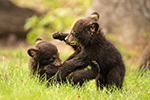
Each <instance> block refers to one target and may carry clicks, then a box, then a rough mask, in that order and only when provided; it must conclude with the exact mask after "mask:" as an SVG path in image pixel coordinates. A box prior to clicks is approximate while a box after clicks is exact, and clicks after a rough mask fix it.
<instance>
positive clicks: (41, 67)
mask: <svg viewBox="0 0 150 100" xmlns="http://www.w3.org/2000/svg"><path fill="white" fill-rule="evenodd" d="M35 42H36V46H35V48H30V49H28V51H27V53H28V55H29V56H30V57H31V59H30V75H35V74H36V72H37V75H39V77H40V78H42V77H44V75H46V76H47V77H46V79H47V80H48V81H51V77H52V76H54V75H55V74H56V73H57V71H58V70H59V68H60V67H61V65H62V61H61V59H60V58H59V53H58V50H57V48H56V46H55V45H53V44H51V43H48V42H46V41H43V40H42V39H40V38H37V39H36V40H35ZM76 52H79V51H78V50H76ZM68 59H69V58H68ZM93 63H94V64H95V65H96V67H98V68H99V65H98V64H97V62H95V61H93ZM82 71H84V72H85V70H80V71H75V72H73V73H72V74H71V75H70V76H68V77H66V78H68V80H69V82H70V83H73V84H74V85H76V84H78V83H80V85H82V84H83V82H84V81H83V80H82V78H81V77H84V75H83V74H80V72H82ZM86 73H87V74H90V73H91V74H92V73H93V72H92V71H90V70H86ZM72 78H73V79H74V80H73V81H72ZM84 79H87V78H86V77H84ZM58 82H60V81H58ZM65 82H66V81H65Z"/></svg>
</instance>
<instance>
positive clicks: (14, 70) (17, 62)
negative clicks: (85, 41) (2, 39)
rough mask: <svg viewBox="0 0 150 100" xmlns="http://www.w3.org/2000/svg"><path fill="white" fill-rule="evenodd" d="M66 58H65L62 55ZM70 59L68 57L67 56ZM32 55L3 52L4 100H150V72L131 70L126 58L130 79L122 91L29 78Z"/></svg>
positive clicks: (0, 87) (0, 85)
mask: <svg viewBox="0 0 150 100" xmlns="http://www.w3.org/2000/svg"><path fill="white" fill-rule="evenodd" d="M62 56H64V55H62ZM66 57H67V56H66ZM63 59H65V57H64V58H63ZM28 61H29V56H28V55H27V53H26V50H24V49H17V50H10V51H9V50H5V51H4V50H0V100H79V99H80V100H149V98H150V71H146V72H145V73H144V74H143V76H141V75H140V74H139V73H136V72H135V71H133V70H131V67H130V63H129V62H128V60H126V59H125V63H126V65H127V66H126V70H127V71H126V76H125V80H124V85H123V89H122V90H116V91H114V92H112V93H111V92H110V91H109V90H107V89H106V88H104V89H103V90H99V91H97V90H96V86H95V81H94V80H92V81H90V82H87V83H85V85H84V86H83V87H72V86H71V85H70V84H63V85H61V86H59V85H58V84H55V85H52V86H49V87H47V86H46V82H43V83H40V82H39V80H38V79H37V78H32V79H31V78H30V77H29V69H28Z"/></svg>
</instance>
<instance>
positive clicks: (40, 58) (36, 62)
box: [27, 38, 62, 80]
mask: <svg viewBox="0 0 150 100" xmlns="http://www.w3.org/2000/svg"><path fill="white" fill-rule="evenodd" d="M35 42H36V46H35V48H30V49H28V51H27V53H28V55H29V56H30V57H31V59H30V75H35V73H36V71H37V74H38V75H39V77H42V76H44V74H46V76H47V77H46V79H47V80H48V79H50V78H51V77H52V76H54V75H55V74H56V72H57V71H58V69H59V67H60V66H61V64H62V61H61V59H60V58H59V53H58V50H57V48H56V46H55V45H53V44H51V43H48V42H46V41H43V40H42V39H40V38H37V39H36V41H35Z"/></svg>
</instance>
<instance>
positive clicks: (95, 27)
mask: <svg viewBox="0 0 150 100" xmlns="http://www.w3.org/2000/svg"><path fill="white" fill-rule="evenodd" d="M98 29H99V24H98V23H91V25H90V31H91V33H96V32H97V31H98Z"/></svg>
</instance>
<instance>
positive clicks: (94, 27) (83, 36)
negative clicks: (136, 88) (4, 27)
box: [53, 12, 125, 89]
mask: <svg viewBox="0 0 150 100" xmlns="http://www.w3.org/2000/svg"><path fill="white" fill-rule="evenodd" d="M98 20H99V14H98V13H97V12H94V13H92V14H91V16H89V17H86V18H82V19H79V20H77V21H76V22H75V24H74V26H73V28H72V29H71V32H70V33H69V35H67V34H64V35H63V33H59V32H55V33H53V37H54V38H56V39H60V40H64V41H65V42H66V43H67V44H69V45H71V46H74V47H81V50H80V52H78V53H76V55H73V56H72V55H71V57H70V59H68V60H66V61H65V62H64V63H63V65H62V66H61V67H60V68H59V71H58V74H57V79H58V80H60V79H62V80H65V78H66V76H67V75H68V74H69V73H71V72H73V71H75V70H77V69H78V68H80V67H86V66H88V65H90V66H91V67H92V70H91V72H93V73H92V74H90V75H89V74H88V73H86V72H84V71H83V72H80V74H81V75H84V76H85V78H86V79H95V78H96V76H97V74H98V73H99V74H100V77H98V79H97V80H98V84H97V86H98V87H100V88H101V89H102V88H103V86H106V87H109V86H110V87H111V86H113V85H115V86H116V87H117V88H121V87H122V85H123V80H124V76H125V65H124V62H123V60H122V56H121V54H120V52H119V51H118V49H117V48H116V47H115V46H114V45H113V44H112V43H111V42H110V41H109V40H108V39H106V38H105V36H104V34H103V33H102V31H101V29H100V25H99V24H98ZM57 36H58V37H57ZM59 36H60V37H61V36H62V37H61V38H60V37H59ZM77 50H78V49H77ZM92 61H95V62H97V63H98V65H99V66H100V72H98V68H97V67H96V65H95V64H93V62H92Z"/></svg>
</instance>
